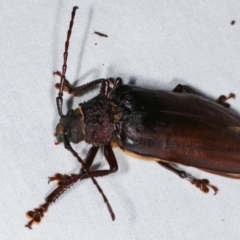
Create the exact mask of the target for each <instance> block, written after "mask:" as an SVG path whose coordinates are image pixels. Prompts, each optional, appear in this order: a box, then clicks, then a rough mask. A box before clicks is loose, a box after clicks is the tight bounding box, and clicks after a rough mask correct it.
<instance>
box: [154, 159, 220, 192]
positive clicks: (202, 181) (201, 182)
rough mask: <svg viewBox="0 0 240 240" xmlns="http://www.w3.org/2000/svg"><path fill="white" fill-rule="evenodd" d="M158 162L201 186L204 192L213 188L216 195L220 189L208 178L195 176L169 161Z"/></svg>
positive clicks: (198, 186)
mask: <svg viewBox="0 0 240 240" xmlns="http://www.w3.org/2000/svg"><path fill="white" fill-rule="evenodd" d="M158 164H159V165H161V166H162V167H164V168H166V169H167V170H169V171H171V172H173V173H175V174H177V175H178V176H179V177H180V178H182V179H186V180H188V181H189V182H190V183H192V184H193V185H195V186H196V187H197V188H199V189H200V190H201V191H202V192H204V193H208V192H209V188H211V189H212V190H213V191H214V195H215V194H216V193H217V191H218V188H217V187H216V186H214V185H212V184H210V183H209V181H208V180H207V179H197V178H194V177H193V176H192V175H190V174H188V173H186V172H184V171H181V170H179V169H177V168H176V167H175V166H173V165H172V164H170V163H167V162H158Z"/></svg>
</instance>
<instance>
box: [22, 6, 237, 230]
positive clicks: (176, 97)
mask: <svg viewBox="0 0 240 240" xmlns="http://www.w3.org/2000/svg"><path fill="white" fill-rule="evenodd" d="M77 8H78V7H74V8H73V10H72V17H71V21H70V25H69V30H68V33H67V40H66V42H65V51H64V54H63V66H62V72H59V71H57V72H55V73H54V74H56V75H58V76H59V77H60V78H61V80H60V84H56V88H57V89H59V93H58V96H57V98H56V104H57V109H58V114H59V116H60V121H59V123H58V124H57V127H56V133H55V136H56V138H57V144H58V143H61V142H63V143H64V146H65V148H66V149H67V150H69V151H70V152H71V153H72V154H73V156H74V157H76V158H77V160H78V161H79V163H80V164H81V169H80V172H79V173H78V174H71V175H66V174H59V173H57V174H55V175H54V176H53V177H50V178H49V181H55V180H56V181H57V182H58V187H57V188H56V189H55V190H54V191H53V192H52V193H51V194H50V195H48V197H47V198H46V199H45V203H43V204H42V205H40V206H39V207H38V208H35V209H34V210H33V211H29V212H27V216H28V217H29V218H30V219H31V220H30V221H29V222H28V224H27V225H26V227H28V228H31V226H32V224H33V223H39V222H40V221H41V219H42V217H43V216H44V213H45V212H46V211H47V210H48V207H49V205H50V204H51V203H53V202H55V201H56V199H57V198H58V197H59V196H60V195H61V194H62V193H63V192H64V191H66V190H67V189H68V188H69V187H70V186H72V185H73V184H74V183H76V182H77V181H79V180H83V179H86V178H90V179H91V180H92V181H93V183H94V184H95V186H96V187H97V189H98V191H99V192H100V194H101V195H102V197H103V199H104V201H105V203H106V205H107V207H108V211H109V212H110V215H111V218H112V220H114V219H115V215H114V213H113V210H112V208H111V206H110V204H109V202H108V200H107V198H106V196H105V195H104V193H103V191H102V189H101V188H100V186H99V185H98V183H97V181H96V180H95V177H100V176H105V175H108V174H111V173H114V172H116V171H117V170H118V164H117V161H116V158H115V155H114V153H113V150H112V144H114V143H115V144H117V145H118V146H119V147H120V148H122V149H124V150H127V151H129V152H132V153H134V154H137V155H140V156H144V157H151V158H154V160H155V161H156V163H158V164H159V165H161V166H162V167H164V168H166V169H168V170H170V171H172V172H173V173H175V174H177V175H178V176H179V177H181V178H183V179H186V180H188V181H189V182H190V183H192V184H193V185H195V186H196V187H197V188H199V189H200V190H201V191H202V192H205V193H207V192H208V191H209V188H211V189H213V191H214V192H215V194H216V192H217V190H218V189H217V187H215V186H214V185H212V184H210V183H209V181H208V180H207V179H197V178H195V177H193V176H191V175H190V174H188V173H186V172H184V171H181V170H179V169H178V168H177V167H176V165H173V163H174V164H176V163H179V164H183V165H186V166H192V167H196V168H199V169H201V170H204V171H207V172H210V173H214V174H218V175H221V176H225V177H232V178H240V117H239V116H238V115H237V114H236V113H234V112H231V111H230V110H229V104H228V103H226V100H228V99H229V98H234V97H235V95H234V94H232V93H231V94H230V95H229V96H228V97H226V96H220V97H219V98H218V99H217V101H216V102H213V101H210V100H207V99H205V98H203V97H201V96H199V95H198V94H197V93H196V92H195V91H194V90H193V89H192V88H190V87H188V86H186V85H180V84H179V85H177V86H176V87H175V88H174V89H173V91H172V92H167V91H163V90H150V89H145V88H141V87H137V86H132V85H123V84H122V79H121V78H116V79H112V78H108V79H102V78H101V79H97V80H94V81H91V82H89V83H87V84H85V85H82V86H79V87H74V86H72V85H71V84H70V83H69V82H68V81H67V79H66V78H65V74H66V70H67V58H68V47H69V39H70V36H71V32H72V27H73V20H74V16H75V12H76V10H77ZM98 84H100V86H101V87H100V93H99V94H98V95H97V96H96V97H94V98H93V99H91V100H89V101H87V102H84V103H80V104H79V106H78V108H77V109H75V110H72V109H71V110H69V111H68V112H67V114H66V115H64V114H63V112H62V103H63V98H62V96H63V91H65V92H68V93H69V94H73V96H76V97H77V96H81V95H83V94H84V93H85V92H87V91H88V90H90V89H91V88H93V87H94V86H96V85H98ZM82 140H85V141H86V142H87V143H89V144H91V145H92V146H91V148H90V150H89V151H88V153H87V156H86V158H85V160H84V161H83V160H82V158H80V156H79V155H78V154H77V152H76V151H74V150H73V148H72V147H71V144H70V142H72V143H79V142H80V141H82ZM99 147H102V148H103V152H104V156H105V158H106V160H107V162H108V164H109V169H106V170H91V166H92V164H93V161H94V159H95V156H96V154H97V152H98V149H99Z"/></svg>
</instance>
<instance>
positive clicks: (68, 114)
mask: <svg viewBox="0 0 240 240" xmlns="http://www.w3.org/2000/svg"><path fill="white" fill-rule="evenodd" d="M73 113H74V111H73V110H72V109H71V110H69V111H68V112H67V117H71V116H72V115H73Z"/></svg>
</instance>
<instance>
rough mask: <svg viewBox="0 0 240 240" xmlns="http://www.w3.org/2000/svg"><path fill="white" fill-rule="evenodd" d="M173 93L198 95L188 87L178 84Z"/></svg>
mask: <svg viewBox="0 0 240 240" xmlns="http://www.w3.org/2000/svg"><path fill="white" fill-rule="evenodd" d="M172 91H173V92H178V93H192V94H197V92H196V91H195V90H193V89H192V88H190V87H188V86H187V85H182V84H178V85H177V86H176V87H175V88H174V89H173V90H172Z"/></svg>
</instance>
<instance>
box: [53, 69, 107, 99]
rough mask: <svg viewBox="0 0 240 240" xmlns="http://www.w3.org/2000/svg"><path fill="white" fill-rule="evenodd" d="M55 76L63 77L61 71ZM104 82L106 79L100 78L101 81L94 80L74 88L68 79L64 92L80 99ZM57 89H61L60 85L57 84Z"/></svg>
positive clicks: (55, 73)
mask: <svg viewBox="0 0 240 240" xmlns="http://www.w3.org/2000/svg"><path fill="white" fill-rule="evenodd" d="M53 74H54V75H57V76H59V77H61V76H62V74H61V73H60V72H59V71H56V72H54V73H53ZM103 80H106V79H104V78H100V79H96V80H93V81H91V82H89V83H86V84H83V85H81V86H79V87H74V86H73V85H72V84H70V83H69V81H68V80H67V79H65V83H64V88H63V91H65V92H68V93H69V94H73V96H74V97H79V96H81V95H83V94H84V93H86V92H87V91H89V90H91V88H93V87H95V86H96V85H98V84H100V83H101V82H102V81H103ZM55 87H56V89H60V83H56V84H55Z"/></svg>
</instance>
